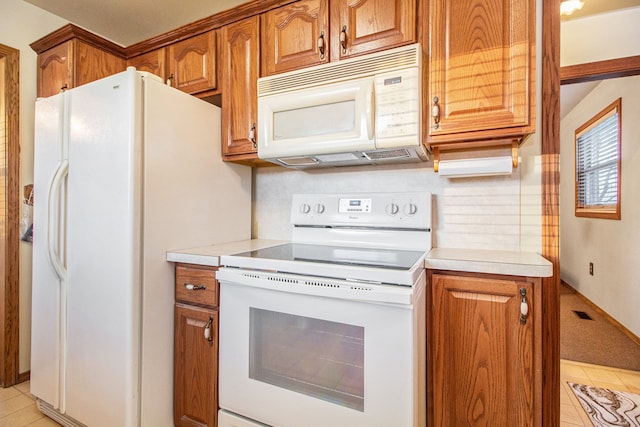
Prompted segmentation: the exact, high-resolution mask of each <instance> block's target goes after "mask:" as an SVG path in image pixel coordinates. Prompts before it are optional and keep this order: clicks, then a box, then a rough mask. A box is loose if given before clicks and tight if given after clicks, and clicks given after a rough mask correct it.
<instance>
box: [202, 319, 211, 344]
mask: <svg viewBox="0 0 640 427" xmlns="http://www.w3.org/2000/svg"><path fill="white" fill-rule="evenodd" d="M212 323H213V317H212V316H209V321H208V322H207V324H206V325H204V339H205V340H207V341H209V342H211V341H213V337H212V336H211V324H212Z"/></svg>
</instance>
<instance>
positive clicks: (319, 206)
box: [316, 203, 324, 214]
mask: <svg viewBox="0 0 640 427" xmlns="http://www.w3.org/2000/svg"><path fill="white" fill-rule="evenodd" d="M323 212H324V205H323V204H322V203H318V204H317V205H316V213H319V214H321V213H323Z"/></svg>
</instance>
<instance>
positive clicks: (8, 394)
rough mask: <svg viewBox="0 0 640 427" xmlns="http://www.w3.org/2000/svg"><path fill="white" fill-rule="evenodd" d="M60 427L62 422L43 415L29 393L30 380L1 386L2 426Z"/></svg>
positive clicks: (0, 424) (0, 425)
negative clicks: (6, 386)
mask: <svg viewBox="0 0 640 427" xmlns="http://www.w3.org/2000/svg"><path fill="white" fill-rule="evenodd" d="M25 426H29V427H59V426H60V424H58V423H57V422H55V421H53V420H52V419H50V418H48V417H46V416H45V415H42V413H41V412H40V411H39V410H38V408H37V407H36V403H35V400H34V399H33V396H32V395H31V394H29V382H28V381H27V382H24V383H21V384H18V385H16V386H13V387H9V388H0V427H25Z"/></svg>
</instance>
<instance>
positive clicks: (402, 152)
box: [363, 148, 411, 160]
mask: <svg viewBox="0 0 640 427" xmlns="http://www.w3.org/2000/svg"><path fill="white" fill-rule="evenodd" d="M363 154H364V155H365V156H367V158H368V159H370V160H388V159H400V158H403V157H411V154H409V151H408V150H407V149H406V148H399V149H396V150H376V151H365V152H364V153H363Z"/></svg>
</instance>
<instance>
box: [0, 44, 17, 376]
mask: <svg viewBox="0 0 640 427" xmlns="http://www.w3.org/2000/svg"><path fill="white" fill-rule="evenodd" d="M0 57H3V58H5V60H6V63H5V65H6V66H5V72H4V76H2V78H3V79H4V98H5V108H6V119H7V121H6V132H5V135H6V150H5V155H6V171H7V172H6V177H7V178H6V179H7V181H6V182H7V188H6V191H7V195H6V200H5V202H6V209H7V216H6V235H5V241H4V245H5V259H4V262H5V271H4V274H3V276H0V297H1V298H2V300H1V303H0V386H2V387H8V386H11V385H14V384H16V383H17V382H18V376H19V360H18V352H19V345H20V344H19V323H20V322H19V292H20V284H19V277H18V270H19V265H20V257H19V250H20V246H19V239H20V236H19V217H20V202H21V197H20V184H19V179H20V178H19V169H20V127H19V124H20V82H19V77H20V71H19V70H20V51H19V50H17V49H13V48H10V47H8V46H5V45H2V44H0Z"/></svg>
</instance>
